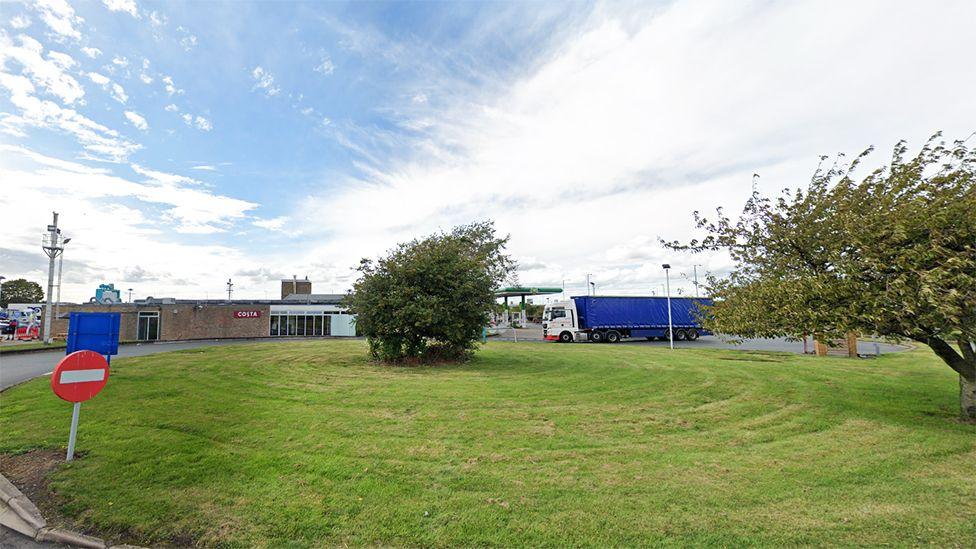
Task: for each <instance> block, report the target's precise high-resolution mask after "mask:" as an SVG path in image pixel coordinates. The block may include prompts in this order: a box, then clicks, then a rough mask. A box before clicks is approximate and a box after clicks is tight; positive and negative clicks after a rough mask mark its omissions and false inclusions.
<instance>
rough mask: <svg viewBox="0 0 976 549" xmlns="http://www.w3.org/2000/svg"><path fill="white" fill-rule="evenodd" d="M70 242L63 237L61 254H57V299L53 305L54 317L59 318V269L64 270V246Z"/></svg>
mask: <svg viewBox="0 0 976 549" xmlns="http://www.w3.org/2000/svg"><path fill="white" fill-rule="evenodd" d="M68 242H71V239H70V238H65V239H64V242H62V243H61V254H60V255H58V301H57V304H56V305H55V306H54V318H61V271H63V270H64V247H65V246H67V245H68Z"/></svg>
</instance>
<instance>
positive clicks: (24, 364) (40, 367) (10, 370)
mask: <svg viewBox="0 0 976 549" xmlns="http://www.w3.org/2000/svg"><path fill="white" fill-rule="evenodd" d="M304 339H307V338H304ZM275 341H284V340H283V339H281V338H275V339H272V338H266V339H207V340H200V341H175V342H160V343H127V344H125V345H119V354H117V355H115V356H114V357H112V358H113V359H115V358H125V357H130V356H145V355H153V354H156V353H166V352H169V351H182V350H185V349H196V348H199V347H213V346H217V345H239V344H241V343H270V342H275ZM63 356H64V349H63V348H61V349H57V350H52V351H35V352H26V353H13V354H10V355H6V354H3V355H0V391H2V390H4V389H6V388H8V387H11V386H13V385H17V384H18V383H22V382H24V381H27V380H29V379H33V378H35V377H37V376H42V375H44V374H48V373H50V372H51V371H53V370H54V366H56V365H57V363H58V361H59V360H61V357H63Z"/></svg>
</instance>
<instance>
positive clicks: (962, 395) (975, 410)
mask: <svg viewBox="0 0 976 549" xmlns="http://www.w3.org/2000/svg"><path fill="white" fill-rule="evenodd" d="M959 408H960V411H961V413H962V418H963V419H964V420H966V421H974V422H976V380H968V379H966V378H965V377H964V376H959Z"/></svg>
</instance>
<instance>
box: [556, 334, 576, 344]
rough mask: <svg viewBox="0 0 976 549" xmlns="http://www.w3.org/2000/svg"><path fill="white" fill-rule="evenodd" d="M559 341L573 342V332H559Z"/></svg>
mask: <svg viewBox="0 0 976 549" xmlns="http://www.w3.org/2000/svg"><path fill="white" fill-rule="evenodd" d="M559 342H560V343H572V342H573V334H571V333H569V332H563V333H561V334H559Z"/></svg>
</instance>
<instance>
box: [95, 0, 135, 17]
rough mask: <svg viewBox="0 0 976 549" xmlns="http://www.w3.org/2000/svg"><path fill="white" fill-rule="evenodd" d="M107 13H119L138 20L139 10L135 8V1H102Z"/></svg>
mask: <svg viewBox="0 0 976 549" xmlns="http://www.w3.org/2000/svg"><path fill="white" fill-rule="evenodd" d="M102 3H103V4H105V7H106V8H108V9H109V11H121V12H124V13H128V14H129V15H131V16H132V17H135V18H136V19H139V18H140V17H139V8H137V7H136V2H135V0H102Z"/></svg>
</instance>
